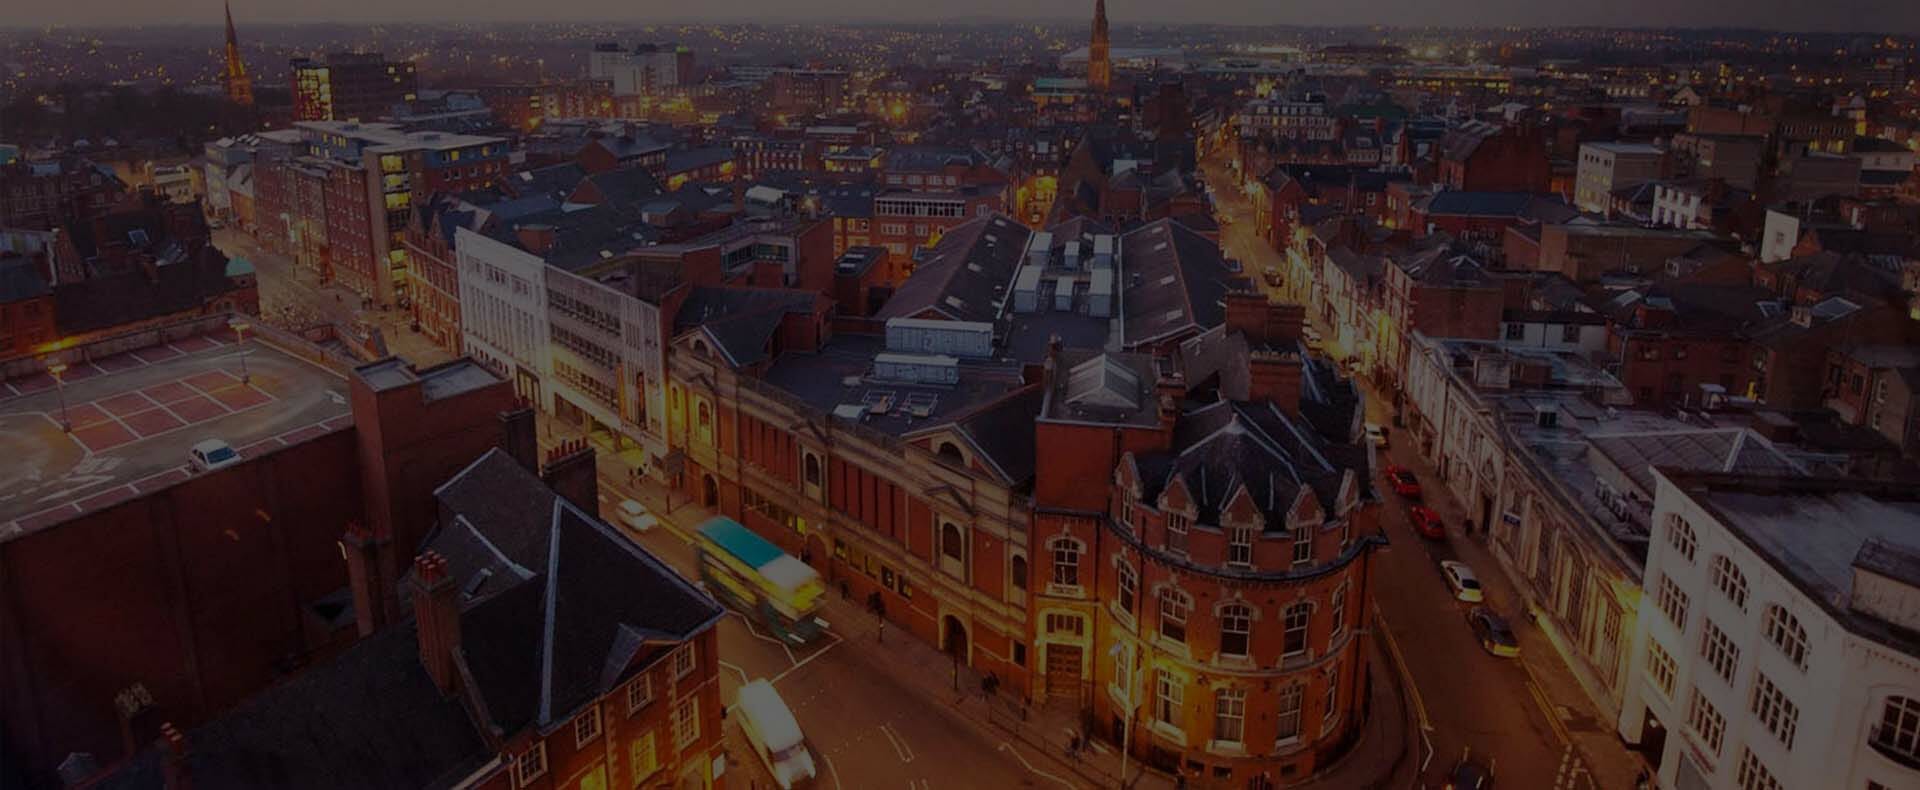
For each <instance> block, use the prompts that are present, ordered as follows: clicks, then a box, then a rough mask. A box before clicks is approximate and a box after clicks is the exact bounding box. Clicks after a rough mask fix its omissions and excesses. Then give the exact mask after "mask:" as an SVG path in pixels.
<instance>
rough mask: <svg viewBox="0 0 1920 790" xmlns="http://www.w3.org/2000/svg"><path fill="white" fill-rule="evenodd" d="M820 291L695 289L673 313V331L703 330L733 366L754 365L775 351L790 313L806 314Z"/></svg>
mask: <svg viewBox="0 0 1920 790" xmlns="http://www.w3.org/2000/svg"><path fill="white" fill-rule="evenodd" d="M819 298H820V297H819V295H818V294H814V293H810V292H807V291H797V290H793V289H789V288H721V287H713V286H700V287H697V288H695V289H693V292H692V293H691V294H689V295H688V296H687V300H686V301H685V302H683V303H682V304H681V307H680V312H679V313H678V314H676V315H675V316H674V327H675V329H674V332H675V334H678V333H680V332H682V331H686V330H690V329H700V330H703V331H704V332H705V333H706V336H707V338H708V339H710V340H712V341H713V344H714V345H715V346H716V347H717V348H718V349H719V350H720V352H721V353H722V354H725V355H726V357H727V360H728V362H730V363H731V364H733V365H734V366H736V367H738V366H743V365H752V364H755V363H758V362H761V361H764V360H766V359H767V358H768V357H769V356H771V355H772V353H773V336H774V333H776V332H778V331H779V330H780V322H781V321H782V320H783V319H784V318H785V317H786V316H787V315H788V314H789V313H807V312H811V311H812V310H813V308H814V303H815V301H816V300H817V299H819Z"/></svg>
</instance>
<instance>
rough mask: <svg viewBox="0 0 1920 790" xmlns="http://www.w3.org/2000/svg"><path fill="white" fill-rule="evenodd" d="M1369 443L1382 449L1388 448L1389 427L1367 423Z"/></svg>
mask: <svg viewBox="0 0 1920 790" xmlns="http://www.w3.org/2000/svg"><path fill="white" fill-rule="evenodd" d="M1367 443H1368V444H1371V445H1373V446H1375V447H1378V448H1380V449H1382V450H1385V449H1387V429H1385V428H1382V427H1380V426H1379V425H1376V424H1374V423H1367Z"/></svg>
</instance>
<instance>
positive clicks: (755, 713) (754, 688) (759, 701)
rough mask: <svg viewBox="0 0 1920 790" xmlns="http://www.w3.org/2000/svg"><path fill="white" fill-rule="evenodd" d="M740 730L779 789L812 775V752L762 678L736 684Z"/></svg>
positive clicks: (801, 783)
mask: <svg viewBox="0 0 1920 790" xmlns="http://www.w3.org/2000/svg"><path fill="white" fill-rule="evenodd" d="M738 702H739V707H738V710H739V713H740V729H741V730H744V731H745V732H746V733H747V742H748V743H751V744H753V750H754V751H755V752H757V753H758V754H759V755H760V760H761V762H764V763H766V765H767V770H768V771H769V772H771V773H772V774H773V781H775V782H777V783H779V785H780V787H781V790H793V788H795V787H804V786H806V785H808V784H811V783H812V782H813V780H814V778H815V774H814V769H813V753H812V752H809V751H807V739H806V737H805V736H803V735H801V734H800V722H798V721H795V720H794V718H793V711H791V710H788V709H787V703H786V701H785V700H782V699H780V692H778V691H774V690H773V684H772V683H769V682H767V680H766V679H765V678H761V679H760V680H756V681H753V682H751V683H748V684H746V685H744V686H741V687H740V697H739V700H738Z"/></svg>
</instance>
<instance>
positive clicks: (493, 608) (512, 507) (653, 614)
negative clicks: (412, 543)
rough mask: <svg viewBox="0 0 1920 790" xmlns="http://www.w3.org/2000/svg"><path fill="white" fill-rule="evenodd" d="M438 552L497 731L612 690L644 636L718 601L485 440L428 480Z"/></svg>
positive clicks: (666, 636) (701, 620)
mask: <svg viewBox="0 0 1920 790" xmlns="http://www.w3.org/2000/svg"><path fill="white" fill-rule="evenodd" d="M435 497H436V498H438V499H439V501H440V513H441V523H440V524H438V525H437V526H435V528H434V531H433V532H432V533H430V534H429V535H428V536H427V539H426V540H425V541H424V542H423V545H422V547H421V548H422V551H427V550H432V551H437V552H440V553H441V554H442V555H443V556H445V557H446V558H447V563H448V572H449V573H450V574H451V575H452V577H453V579H454V582H455V583H456V585H458V589H460V590H462V591H463V593H464V592H466V591H471V594H465V595H463V601H462V607H463V611H462V613H461V617H460V625H461V651H462V655H463V656H464V657H465V660H466V662H467V667H468V669H469V671H470V673H471V675H472V677H473V681H474V685H475V687H476V688H474V689H473V692H474V694H475V695H477V697H478V698H479V700H480V702H482V703H483V707H484V710H485V711H486V713H487V715H488V716H489V717H491V719H492V721H491V722H489V723H490V724H492V725H494V726H496V727H499V728H500V729H501V730H502V731H505V732H517V731H519V730H521V729H523V728H525V727H529V726H532V727H538V728H542V729H544V728H547V727H550V726H552V725H554V724H556V723H558V722H562V721H565V720H566V719H568V718H571V717H572V715H573V714H574V713H575V712H576V711H577V710H578V709H579V708H580V707H581V706H582V705H585V704H586V703H588V702H590V701H592V700H594V699H596V698H598V697H599V696H601V695H604V694H605V693H607V692H608V691H611V690H612V689H613V687H614V686H615V685H617V684H618V683H619V682H621V681H622V680H623V679H624V677H625V674H624V673H625V671H626V669H627V668H628V667H629V666H630V665H632V664H633V662H634V659H635V658H636V657H637V656H638V655H639V654H640V652H641V651H642V650H643V649H644V648H645V646H646V645H648V644H678V643H680V642H684V641H686V640H688V639H691V638H693V636H694V635H695V634H697V633H699V632H700V631H702V630H704V629H706V628H708V627H710V626H711V625H712V624H713V623H714V621H716V620H718V619H719V617H720V615H721V614H722V610H721V609H720V606H719V604H716V603H714V601H713V599H711V598H709V597H707V596H706V594H704V593H702V592H700V591H699V590H697V589H695V588H694V587H693V586H692V585H691V584H690V583H688V582H687V581H686V580H684V579H682V578H681V577H680V575H679V574H678V573H676V572H674V571H673V570H672V569H671V568H668V567H667V566H666V565H665V564H663V563H662V562H660V560H658V559H656V558H655V557H653V556H652V555H650V554H648V553H646V552H645V551H643V550H641V549H640V548H639V547H638V546H637V545H636V544H634V543H633V541H632V540H630V539H628V538H627V537H625V536H624V535H621V534H619V533H618V532H617V531H615V530H614V529H613V528H612V527H609V526H608V525H607V524H606V523H604V522H602V521H601V520H600V519H598V518H596V517H594V516H592V515H589V514H587V513H586V512H584V511H582V510H580V508H578V507H575V506H574V505H573V503H571V502H568V501H567V500H566V499H564V498H561V497H558V496H555V495H554V493H553V491H552V489H550V488H548V487H547V486H546V484H545V483H543V482H541V481H540V479H539V478H537V477H535V476H534V475H533V473H531V472H528V471H527V470H526V469H524V468H522V467H521V466H520V465H519V464H518V463H517V462H515V461H514V460H513V459H512V458H511V457H510V456H508V455H507V454H506V453H504V452H502V451H500V450H498V449H494V450H489V451H488V452H487V453H486V454H485V455H483V456H481V457H480V458H479V460H476V461H475V462H474V463H473V464H472V465H470V466H468V467H467V468H466V469H464V470H462V471H461V472H460V474H458V475H455V476H454V477H453V479H451V480H449V481H448V482H447V483H446V484H444V485H442V486H441V487H440V488H439V489H438V490H436V491H435Z"/></svg>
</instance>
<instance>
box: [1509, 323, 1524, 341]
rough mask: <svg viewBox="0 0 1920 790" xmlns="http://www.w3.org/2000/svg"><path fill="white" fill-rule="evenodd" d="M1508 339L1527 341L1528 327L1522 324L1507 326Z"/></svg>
mask: <svg viewBox="0 0 1920 790" xmlns="http://www.w3.org/2000/svg"><path fill="white" fill-rule="evenodd" d="M1507 339H1508V340H1525V339H1527V325H1526V324H1520V323H1510V324H1507Z"/></svg>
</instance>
